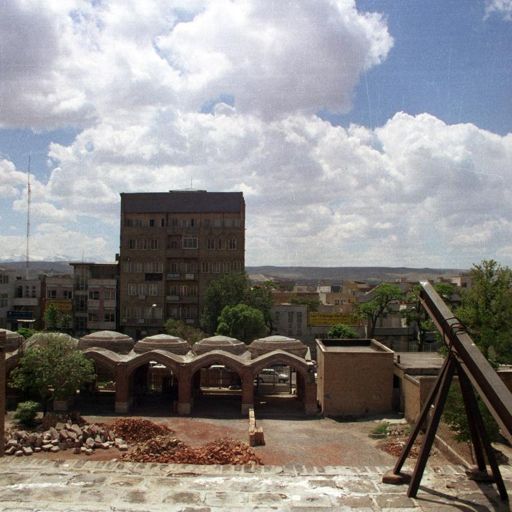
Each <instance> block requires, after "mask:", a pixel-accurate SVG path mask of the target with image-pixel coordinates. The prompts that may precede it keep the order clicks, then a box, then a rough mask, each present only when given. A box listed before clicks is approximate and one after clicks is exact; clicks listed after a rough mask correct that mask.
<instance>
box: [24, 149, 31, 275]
mask: <svg viewBox="0 0 512 512" xmlns="http://www.w3.org/2000/svg"><path fill="white" fill-rule="evenodd" d="M31 195H32V193H31V190H30V155H28V169H27V250H26V254H25V279H28V264H29V261H30V252H29V248H30V244H29V239H30V200H31Z"/></svg>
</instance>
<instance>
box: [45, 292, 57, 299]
mask: <svg viewBox="0 0 512 512" xmlns="http://www.w3.org/2000/svg"><path fill="white" fill-rule="evenodd" d="M47 297H48V298H49V299H56V298H57V290H48V293H47Z"/></svg>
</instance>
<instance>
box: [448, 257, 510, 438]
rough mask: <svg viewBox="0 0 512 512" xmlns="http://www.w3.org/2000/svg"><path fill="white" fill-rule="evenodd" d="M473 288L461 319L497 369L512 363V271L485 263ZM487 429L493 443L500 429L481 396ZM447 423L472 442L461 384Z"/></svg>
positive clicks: (476, 269) (465, 293)
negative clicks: (501, 365)
mask: <svg viewBox="0 0 512 512" xmlns="http://www.w3.org/2000/svg"><path fill="white" fill-rule="evenodd" d="M470 277H471V282H472V286H471V288H469V289H467V290H462V302H461V306H460V307H459V308H458V309H457V310H456V315H457V317H458V318H459V319H460V320H461V321H462V323H463V324H464V325H465V326H466V328H467V329H468V332H469V333H470V335H471V338H472V339H473V341H474V342H475V344H476V345H477V346H478V348H479V349H480V350H481V351H482V353H483V355H484V356H485V357H486V358H487V359H488V360H489V362H490V363H491V364H492V365H493V366H497V365H498V364H500V363H511V362H512V271H511V270H510V268H508V267H502V266H501V265H500V264H499V263H497V262H496V261H494V260H483V261H482V262H481V263H480V264H478V265H473V268H472V269H471V271H470ZM477 399H478V406H479V408H480V412H481V414H482V418H483V421H484V424H485V429H486V431H487V434H488V436H489V438H490V439H491V441H495V440H497V439H498V438H499V428H498V425H497V424H496V421H495V420H494V418H493V417H492V415H491V414H490V413H489V411H488V410H487V407H486V406H485V405H484V403H483V402H482V400H481V399H480V398H479V397H477ZM444 421H445V422H446V423H447V424H448V425H449V426H450V428H451V429H452V430H454V431H455V432H456V433H457V438H458V439H459V440H460V441H466V442H470V441H471V436H470V430H469V425H468V421H467V416H466V411H465V408H464V402H463V399H462V393H461V390H460V388H459V386H458V384H457V383H454V385H453V386H452V387H451V389H450V393H449V395H448V400H447V402H446V407H445V411H444Z"/></svg>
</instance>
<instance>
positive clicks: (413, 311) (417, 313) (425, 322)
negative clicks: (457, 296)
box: [402, 283, 455, 352]
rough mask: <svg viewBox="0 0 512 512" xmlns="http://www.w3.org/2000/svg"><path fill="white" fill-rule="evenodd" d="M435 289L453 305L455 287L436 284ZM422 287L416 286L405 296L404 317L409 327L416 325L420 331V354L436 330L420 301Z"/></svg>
mask: <svg viewBox="0 0 512 512" xmlns="http://www.w3.org/2000/svg"><path fill="white" fill-rule="evenodd" d="M434 289H435V290H436V292H437V293H438V294H439V295H440V296H441V298H442V299H443V300H444V301H445V302H446V303H448V304H450V303H451V299H452V296H453V294H454V291H455V286H454V285H453V284H450V283H435V284H434ZM420 291H421V286H420V285H419V284H418V285H415V286H414V287H413V288H412V289H411V290H410V291H409V292H408V293H407V295H406V296H405V302H406V304H407V307H406V309H405V310H404V311H403V313H402V316H403V317H404V318H405V321H406V322H407V325H410V326H411V325H415V326H416V328H417V329H418V352H423V350H424V349H425V343H426V339H427V335H428V333H429V332H432V331H434V330H435V326H434V322H432V320H431V319H430V318H429V316H428V314H427V312H426V311H425V309H424V308H423V306H422V305H421V301H420Z"/></svg>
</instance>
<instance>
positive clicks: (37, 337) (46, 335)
mask: <svg viewBox="0 0 512 512" xmlns="http://www.w3.org/2000/svg"><path fill="white" fill-rule="evenodd" d="M50 338H58V339H62V340H67V341H70V342H71V343H72V344H73V346H74V347H75V348H76V347H78V340H77V339H76V338H73V337H72V336H70V335H69V334H66V333H63V332H36V333H35V334H33V335H32V336H30V338H29V339H28V340H27V341H26V342H25V348H30V347H32V346H33V345H41V346H43V345H46V344H47V343H48V340H49V339H50Z"/></svg>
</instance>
